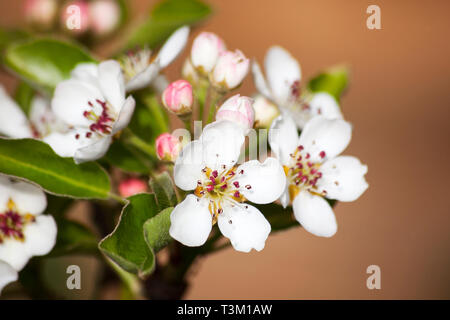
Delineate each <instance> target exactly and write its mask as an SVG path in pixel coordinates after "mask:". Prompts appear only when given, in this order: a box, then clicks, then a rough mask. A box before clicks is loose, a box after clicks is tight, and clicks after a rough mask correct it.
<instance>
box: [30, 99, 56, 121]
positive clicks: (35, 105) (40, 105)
mask: <svg viewBox="0 0 450 320" xmlns="http://www.w3.org/2000/svg"><path fill="white" fill-rule="evenodd" d="M49 112H52V111H51V107H50V101H49V100H47V99H45V98H44V97H41V96H39V95H36V96H34V97H33V99H32V100H31V107H30V121H31V122H32V123H33V124H35V125H36V123H40V122H41V120H42V118H43V117H44V118H46V117H47V114H48V113H49Z"/></svg>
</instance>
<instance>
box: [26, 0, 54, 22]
mask: <svg viewBox="0 0 450 320" xmlns="http://www.w3.org/2000/svg"><path fill="white" fill-rule="evenodd" d="M57 11H58V3H57V0H25V3H24V13H25V19H26V20H27V21H28V22H29V23H31V24H33V25H35V26H37V27H38V28H42V29H48V28H50V27H51V26H52V25H53V23H54V22H55V18H56V14H57Z"/></svg>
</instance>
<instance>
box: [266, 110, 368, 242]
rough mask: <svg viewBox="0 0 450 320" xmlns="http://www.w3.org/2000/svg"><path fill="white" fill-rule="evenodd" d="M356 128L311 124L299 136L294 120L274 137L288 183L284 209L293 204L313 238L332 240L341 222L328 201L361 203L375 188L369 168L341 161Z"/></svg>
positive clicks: (278, 123)
mask: <svg viewBox="0 0 450 320" xmlns="http://www.w3.org/2000/svg"><path fill="white" fill-rule="evenodd" d="M351 132H352V127H351V125H350V124H349V123H348V122H346V121H344V120H342V119H326V118H325V117H322V116H317V117H315V118H313V119H311V120H310V121H309V122H308V123H307V124H306V125H305V127H304V128H303V131H302V133H301V136H300V137H299V136H298V133H297V127H296V125H295V123H294V121H293V120H292V119H291V118H290V117H283V116H280V117H278V118H277V119H276V120H275V121H274V122H273V123H272V127H271V129H270V132H269V143H270V146H271V148H272V152H274V153H275V155H276V156H277V158H278V159H279V160H280V162H281V163H282V165H283V167H284V170H285V173H286V176H287V180H286V181H287V184H286V188H285V191H284V193H283V195H282V196H281V197H280V201H281V204H282V205H283V206H284V207H286V206H287V205H288V204H289V203H292V207H293V210H294V215H295V218H296V219H297V220H298V222H300V224H301V225H302V226H303V227H304V228H305V229H306V230H307V231H308V232H310V233H312V234H314V235H317V236H321V237H331V236H333V235H334V234H335V233H336V231H337V223H336V218H335V216H334V213H333V209H332V208H331V206H330V204H329V203H328V202H327V201H326V200H325V199H324V198H328V199H336V200H339V201H355V200H356V199H358V198H359V197H360V196H361V195H362V194H363V193H364V191H365V190H366V189H367V188H368V187H369V185H368V184H367V182H366V180H365V178H364V175H365V174H366V173H367V166H366V165H363V164H361V162H360V161H359V160H358V159H357V158H355V157H351V156H340V153H341V152H342V151H344V149H345V148H346V147H347V145H348V144H349V142H350V139H351Z"/></svg>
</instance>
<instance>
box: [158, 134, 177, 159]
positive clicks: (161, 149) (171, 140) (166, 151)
mask: <svg viewBox="0 0 450 320" xmlns="http://www.w3.org/2000/svg"><path fill="white" fill-rule="evenodd" d="M182 148H183V145H182V143H181V142H180V140H179V139H178V138H177V137H175V136H174V135H171V134H170V133H167V132H166V133H163V134H161V135H159V137H158V138H156V155H157V156H158V159H159V160H166V161H172V162H174V161H175V160H176V159H177V157H178V154H179V153H180V151H181V149H182Z"/></svg>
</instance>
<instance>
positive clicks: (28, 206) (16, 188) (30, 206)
mask: <svg viewBox="0 0 450 320" xmlns="http://www.w3.org/2000/svg"><path fill="white" fill-rule="evenodd" d="M10 188H11V191H10V195H11V198H12V200H13V201H14V203H15V204H16V207H17V209H18V210H19V212H20V213H21V214H25V213H31V214H32V215H39V214H41V213H42V212H44V210H45V208H46V207H47V197H46V196H45V193H44V191H42V189H40V188H39V187H36V186H35V185H32V184H31V183H27V182H23V181H16V182H12V183H11V185H10Z"/></svg>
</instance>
